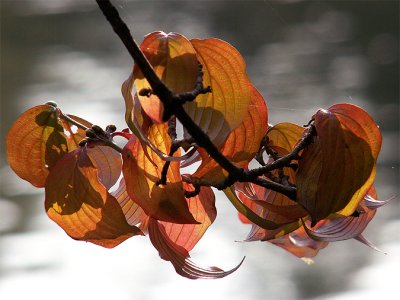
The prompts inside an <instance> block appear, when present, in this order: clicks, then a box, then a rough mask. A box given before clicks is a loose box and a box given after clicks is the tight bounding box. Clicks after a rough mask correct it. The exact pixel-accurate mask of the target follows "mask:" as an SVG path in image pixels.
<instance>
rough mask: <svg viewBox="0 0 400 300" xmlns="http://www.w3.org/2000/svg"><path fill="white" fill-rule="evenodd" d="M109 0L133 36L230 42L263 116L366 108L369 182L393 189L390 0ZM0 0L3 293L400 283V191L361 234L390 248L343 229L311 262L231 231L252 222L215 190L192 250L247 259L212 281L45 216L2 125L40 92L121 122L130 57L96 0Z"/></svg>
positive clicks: (325, 291) (270, 294)
mask: <svg viewBox="0 0 400 300" xmlns="http://www.w3.org/2000/svg"><path fill="white" fill-rule="evenodd" d="M113 2H114V3H115V5H116V6H117V7H118V9H119V10H120V12H121V15H122V17H123V18H124V20H125V21H126V22H127V23H128V25H129V26H130V28H131V30H132V32H133V34H134V36H135V38H136V40H137V41H139V42H140V41H141V40H142V38H143V36H144V35H146V34H147V33H149V32H152V31H156V30H163V31H166V32H170V31H176V32H180V33H183V34H184V35H186V36H187V37H188V38H195V37H196V38H205V37H218V38H221V39H224V40H226V41H228V42H229V43H231V44H232V45H234V46H235V47H236V48H237V49H238V50H239V51H240V52H241V53H242V54H243V56H244V58H245V60H246V62H247V67H248V74H249V76H250V78H251V79H252V80H253V82H254V84H255V85H256V86H257V88H258V89H259V90H260V92H261V93H262V94H263V95H264V97H265V99H266V101H267V104H268V107H269V117H270V122H271V123H278V122H283V121H289V122H295V123H298V124H305V123H307V122H308V120H309V119H310V117H311V116H312V114H313V113H314V112H315V111H316V110H317V109H318V108H320V107H329V106H330V105H332V104H333V103H338V102H351V103H355V104H357V105H360V106H361V107H363V108H364V109H366V110H367V111H369V112H370V113H371V115H372V116H373V118H374V119H375V120H376V122H377V123H378V124H379V126H380V128H381V130H382V133H383V148H382V152H381V156H380V159H379V166H378V174H377V180H376V188H377V190H378V194H379V196H380V198H381V199H386V198H389V197H392V196H396V195H397V196H398V195H400V191H399V49H398V46H399V2H398V1H385V0H382V1H361V0H360V1H301V0H300V1H299V0H297V1H296V0H285V1H278V0H276V1H199V0H198V1H130V0H114V1H113ZM0 8H1V19H0V22H1V23H0V25H1V48H0V49H1V50H0V51H1V168H0V188H1V191H0V299H2V300H11V299H28V298H30V299H42V300H47V299H58V300H61V299H71V298H73V299H97V300H102V299H119V300H125V299H161V298H166V299H170V298H173V299H176V300H179V299H191V300H196V299H230V300H236V299H363V300H365V299H378V298H379V299H393V297H394V295H395V293H398V275H399V268H400V239H399V237H400V236H399V228H400V219H399V216H400V214H399V211H400V209H399V205H400V204H399V200H398V199H399V198H398V197H397V198H396V199H394V200H392V201H391V203H389V204H388V205H386V206H385V207H383V208H381V209H380V210H379V211H378V214H377V215H376V217H375V219H374V220H373V221H372V222H371V223H370V225H369V227H368V229H367V231H366V233H365V235H366V237H367V238H368V239H370V240H371V241H372V242H373V243H375V244H376V245H377V246H378V247H379V248H381V249H382V250H383V251H385V252H387V255H385V254H382V253H379V252H375V251H373V250H371V249H369V248H368V247H366V246H364V245H362V244H361V243H359V242H357V241H354V240H351V241H345V242H338V243H334V244H331V245H330V246H329V247H328V248H327V249H324V250H322V251H321V252H320V254H319V256H318V257H317V258H316V259H315V263H314V264H313V265H311V266H309V265H306V264H305V263H303V262H302V261H301V260H299V259H297V258H295V257H292V256H291V255H290V254H288V253H286V252H285V251H284V250H282V249H279V248H277V247H275V246H273V245H270V244H268V243H261V242H255V243H242V242H240V241H241V240H243V239H244V238H245V236H246V234H247V232H248V231H249V227H247V226H244V225H241V224H240V223H239V221H238V220H237V218H236V212H235V211H234V209H233V208H232V207H231V206H230V205H229V204H228V203H227V201H226V200H225V199H224V197H223V195H221V194H220V193H217V195H218V196H217V197H218V198H217V207H218V213H219V215H218V218H217V221H216V222H215V224H214V226H213V227H212V228H211V229H210V230H209V231H208V232H207V233H206V235H205V236H204V238H203V240H202V241H201V242H200V243H199V244H198V246H197V247H196V248H195V250H194V251H193V255H192V258H193V260H194V261H196V262H198V263H199V264H202V265H218V266H220V267H222V268H224V269H229V268H231V267H233V266H234V265H235V264H237V263H238V262H239V261H240V260H241V258H242V257H243V256H246V260H245V262H244V264H243V265H242V267H241V268H240V269H239V270H238V271H237V272H236V273H234V274H232V275H230V276H228V277H227V278H224V279H221V280H216V281H206V280H198V281H190V280H187V279H184V278H181V277H179V276H178V275H176V274H175V272H174V270H173V268H172V266H171V265H170V264H169V263H167V262H165V261H162V260H161V259H160V258H159V257H158V253H157V252H156V250H154V249H153V248H152V246H151V243H150V242H149V240H148V239H147V238H143V237H136V238H133V239H130V240H128V241H127V242H125V243H123V244H122V245H120V246H118V247H116V248H115V249H112V250H107V249H102V248H100V247H97V246H94V245H91V244H88V243H83V242H76V241H73V240H71V239H70V238H69V237H68V236H66V235H65V233H64V232H63V231H62V230H61V229H60V228H58V227H57V225H55V224H54V223H52V221H50V220H49V219H48V218H47V216H46V214H45V212H44V208H43V202H44V196H43V190H38V189H34V188H33V187H32V186H31V185H30V184H29V183H26V182H24V181H22V180H20V179H19V178H17V176H16V175H14V174H13V172H12V171H11V170H10V168H9V167H8V165H7V162H6V157H5V137H6V133H7V130H8V129H9V127H10V126H11V124H12V122H13V121H14V120H15V119H16V118H17V117H18V115H20V114H21V113H22V112H23V111H25V110H26V109H28V108H29V107H32V106H34V105H38V104H42V103H44V102H47V101H49V100H52V101H56V102H57V103H58V105H59V106H60V107H61V109H62V110H63V111H64V112H67V113H71V114H76V115H79V116H81V117H84V118H85V119H87V120H89V121H91V122H92V123H95V124H99V125H101V126H105V125H107V124H110V123H114V124H116V125H117V127H118V128H120V129H122V128H124V120H123V110H124V104H123V100H122V97H121V94H120V85H121V83H122V82H123V80H125V79H126V78H127V77H128V75H129V73H130V71H131V67H132V62H131V59H130V57H129V55H128V54H127V52H126V51H125V49H124V48H123V46H122V44H121V42H120V41H119V40H118V38H117V37H116V36H115V35H114V33H113V32H112V30H111V28H110V27H109V24H108V23H107V22H106V21H105V19H104V18H103V16H102V15H101V13H100V11H99V9H98V8H97V6H96V4H95V3H94V1H88V0H30V1H21V0H13V1H11V0H10V1H8V0H0ZM238 241H239V242H238Z"/></svg>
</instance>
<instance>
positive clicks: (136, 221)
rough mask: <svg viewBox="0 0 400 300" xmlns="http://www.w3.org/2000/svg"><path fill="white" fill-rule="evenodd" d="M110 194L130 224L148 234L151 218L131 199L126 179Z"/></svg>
mask: <svg viewBox="0 0 400 300" xmlns="http://www.w3.org/2000/svg"><path fill="white" fill-rule="evenodd" d="M110 194H111V195H112V196H113V197H115V198H116V199H117V201H118V203H119V205H120V206H121V208H122V211H123V213H124V215H125V218H126V221H127V222H128V224H129V225H135V226H138V227H139V228H140V229H141V230H142V231H143V232H147V225H148V221H149V216H148V215H147V214H146V213H145V212H144V210H143V209H142V208H141V207H140V206H139V205H138V204H137V203H136V202H135V201H133V200H132V199H131V197H129V195H128V192H127V191H126V184H125V179H124V178H122V179H121V181H120V182H119V185H118V188H117V189H116V190H115V191H113V192H111V193H110Z"/></svg>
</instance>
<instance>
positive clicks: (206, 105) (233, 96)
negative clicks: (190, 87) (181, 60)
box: [185, 38, 256, 147]
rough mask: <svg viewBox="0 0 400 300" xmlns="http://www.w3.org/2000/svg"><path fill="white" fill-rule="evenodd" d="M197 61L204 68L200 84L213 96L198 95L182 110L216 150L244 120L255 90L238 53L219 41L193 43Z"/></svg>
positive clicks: (194, 41)
mask: <svg viewBox="0 0 400 300" xmlns="http://www.w3.org/2000/svg"><path fill="white" fill-rule="evenodd" d="M191 43H192V45H193V47H194V49H195V50H196V53H197V59H198V61H199V62H200V63H201V65H202V66H203V73H204V75H203V84H204V86H211V88H212V93H208V94H205V95H199V96H198V97H197V98H196V100H195V101H193V102H190V103H186V104H185V110H186V111H187V113H188V114H189V116H190V117H191V118H192V119H193V120H194V122H195V123H196V124H198V125H199V126H200V128H202V129H203V131H205V132H206V133H207V134H208V136H209V137H210V138H211V141H212V142H213V143H214V144H215V145H216V146H217V147H219V146H220V145H222V143H223V142H224V141H225V139H226V138H227V136H228V134H229V133H230V132H231V131H232V130H234V129H235V128H236V127H237V126H239V124H241V123H242V121H243V119H244V118H245V117H246V116H247V114H248V113H247V111H248V109H249V108H248V105H249V103H250V99H251V98H252V97H253V96H254V93H256V92H254V90H255V89H254V87H253V86H252V84H251V82H250V81H249V79H248V77H247V74H246V70H245V68H246V66H245V63H244V60H243V58H242V56H241V55H240V53H239V52H238V51H237V50H236V49H235V48H234V47H233V46H231V45H230V44H228V43H227V42H224V41H222V40H218V39H213V38H211V39H204V40H198V39H193V40H191Z"/></svg>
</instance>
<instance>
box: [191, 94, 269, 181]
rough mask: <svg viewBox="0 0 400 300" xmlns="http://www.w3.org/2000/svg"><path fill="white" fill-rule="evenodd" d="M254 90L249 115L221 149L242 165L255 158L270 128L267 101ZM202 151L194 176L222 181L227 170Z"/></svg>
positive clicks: (234, 161)
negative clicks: (199, 163) (200, 161)
mask: <svg viewBox="0 0 400 300" xmlns="http://www.w3.org/2000/svg"><path fill="white" fill-rule="evenodd" d="M252 90H253V93H252V97H251V99H250V104H249V106H248V113H247V116H246V117H245V118H244V120H243V122H242V123H241V124H240V125H239V126H238V127H236V129H235V130H233V131H232V132H231V133H230V134H229V136H228V138H227V139H226V141H225V142H224V144H223V145H222V146H221V148H220V149H219V150H220V152H221V153H222V154H223V155H224V156H225V157H227V158H229V159H230V160H231V161H232V162H233V163H235V164H236V165H238V166H241V167H246V166H247V165H248V163H249V162H250V161H251V160H252V159H253V158H254V156H255V154H256V153H257V151H258V149H259V147H260V143H261V140H262V138H263V137H264V135H265V133H266V131H267V128H268V110H267V106H266V104H265V101H264V99H263V97H262V96H261V94H260V93H259V92H258V91H257V90H256V88H253V89H252ZM201 153H202V158H203V160H202V163H201V165H200V167H199V168H198V169H197V171H196V172H195V173H194V174H193V176H194V177H199V178H202V179H206V180H207V181H209V182H213V183H217V182H221V181H222V180H223V179H224V178H225V177H226V176H227V173H226V171H225V170H224V169H222V167H221V166H220V165H219V164H218V163H217V162H215V160H213V159H212V158H211V157H210V156H209V155H207V154H206V153H205V152H204V151H203V152H201Z"/></svg>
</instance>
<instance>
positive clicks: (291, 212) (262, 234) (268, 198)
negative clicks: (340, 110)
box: [239, 123, 307, 241]
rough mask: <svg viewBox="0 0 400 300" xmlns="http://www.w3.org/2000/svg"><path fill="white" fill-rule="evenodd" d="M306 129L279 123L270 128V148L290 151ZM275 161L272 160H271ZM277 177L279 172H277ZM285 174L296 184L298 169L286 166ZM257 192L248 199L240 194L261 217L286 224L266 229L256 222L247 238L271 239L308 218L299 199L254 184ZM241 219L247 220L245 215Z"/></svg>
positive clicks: (254, 191)
mask: <svg viewBox="0 0 400 300" xmlns="http://www.w3.org/2000/svg"><path fill="white" fill-rule="evenodd" d="M303 132H304V128H302V127H300V126H298V125H295V124H292V123H279V124H276V125H275V126H273V127H271V128H270V129H269V130H268V133H267V138H268V145H267V146H268V147H270V148H271V149H272V150H274V151H275V152H276V153H277V154H278V155H279V156H284V155H286V154H288V153H290V152H291V151H292V150H293V148H294V147H295V146H296V144H297V143H298V141H299V140H300V139H301V137H302V134H303ZM270 162H272V159H271V160H270ZM273 175H275V176H276V177H278V176H279V174H278V173H277V172H276V171H274V172H273ZM283 175H285V176H287V177H288V180H289V181H290V182H292V183H293V184H295V182H296V181H295V180H296V178H295V172H294V170H293V169H291V168H284V169H283ZM251 185H252V187H251V189H252V191H253V193H254V195H253V196H252V197H251V198H249V197H248V196H247V195H246V194H244V193H240V194H239V197H240V199H241V200H242V202H243V203H245V204H247V205H248V206H249V207H250V208H251V209H252V210H253V211H254V213H256V214H257V215H258V216H260V217H261V218H263V219H265V220H268V221H270V222H273V223H276V224H285V225H282V226H279V227H277V228H263V227H260V226H258V225H257V224H253V226H252V228H251V230H250V233H249V234H248V236H247V238H246V241H255V240H269V239H274V238H277V237H278V236H282V235H285V234H287V233H288V232H291V231H293V230H296V229H297V228H298V227H299V226H301V222H300V218H302V217H305V216H306V215H307V212H306V211H305V210H304V209H303V208H302V207H301V206H300V205H298V204H297V203H296V202H294V201H293V200H291V199H289V198H288V197H286V196H284V195H282V194H280V193H277V192H275V191H272V190H269V189H266V188H263V187H260V186H258V185H254V184H251ZM239 218H240V219H241V220H243V221H245V222H246V219H245V218H244V216H242V215H240V214H239ZM250 223H251V222H250Z"/></svg>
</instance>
